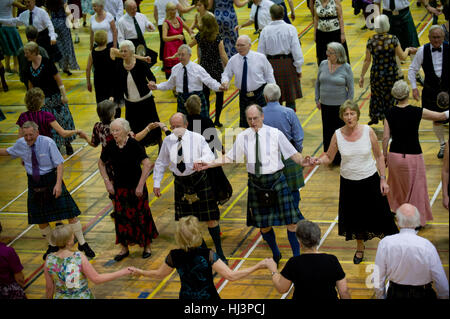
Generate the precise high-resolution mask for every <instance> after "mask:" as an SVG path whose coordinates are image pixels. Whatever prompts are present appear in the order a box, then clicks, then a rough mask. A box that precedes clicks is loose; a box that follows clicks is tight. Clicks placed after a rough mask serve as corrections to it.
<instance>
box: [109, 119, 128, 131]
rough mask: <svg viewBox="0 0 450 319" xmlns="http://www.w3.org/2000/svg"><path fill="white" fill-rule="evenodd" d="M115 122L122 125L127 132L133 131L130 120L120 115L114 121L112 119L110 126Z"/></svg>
mask: <svg viewBox="0 0 450 319" xmlns="http://www.w3.org/2000/svg"><path fill="white" fill-rule="evenodd" d="M113 124H117V125H120V126H121V127H122V128H123V129H124V131H125V132H127V134H128V133H129V132H130V131H131V127H130V122H128V121H127V120H125V119H124V118H122V117H119V118H117V119H115V120H114V121H112V122H111V124H110V127H111V126H113Z"/></svg>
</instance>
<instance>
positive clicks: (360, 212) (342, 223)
mask: <svg viewBox="0 0 450 319" xmlns="http://www.w3.org/2000/svg"><path fill="white" fill-rule="evenodd" d="M396 233H398V229H397V226H396V225H395V221H394V214H392V213H391V210H390V208H389V203H388V200H387V197H386V196H383V195H382V194H381V190H380V176H379V175H378V172H377V173H375V174H373V175H372V176H370V177H368V178H365V179H362V180H358V181H354V180H349V179H346V178H343V177H342V176H341V185H340V190H339V223H338V234H339V236H345V240H353V239H358V240H364V241H366V240H370V239H373V238H375V237H378V238H380V239H382V238H384V236H388V235H393V234H396Z"/></svg>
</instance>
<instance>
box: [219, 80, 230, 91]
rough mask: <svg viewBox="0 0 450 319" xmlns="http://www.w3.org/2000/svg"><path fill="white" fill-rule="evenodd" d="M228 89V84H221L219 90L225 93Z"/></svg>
mask: <svg viewBox="0 0 450 319" xmlns="http://www.w3.org/2000/svg"><path fill="white" fill-rule="evenodd" d="M229 87H230V84H229V82H223V83H222V84H221V85H220V87H219V90H221V91H226V90H228V89H229Z"/></svg>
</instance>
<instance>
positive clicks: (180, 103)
mask: <svg viewBox="0 0 450 319" xmlns="http://www.w3.org/2000/svg"><path fill="white" fill-rule="evenodd" d="M194 94H195V95H198V97H199V98H200V100H201V101H202V107H201V110H200V115H201V116H202V117H208V118H209V110H208V103H207V102H206V98H205V94H203V91H195V92H191V93H189V94H187V95H184V94H183V93H180V92H178V94H177V112H180V113H183V114H186V115H187V114H188V113H187V110H186V107H185V106H184V103H186V101H187V99H188V98H189V97H190V96H191V95H194Z"/></svg>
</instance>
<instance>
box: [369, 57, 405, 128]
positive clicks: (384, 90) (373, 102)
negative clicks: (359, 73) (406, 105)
mask: <svg viewBox="0 0 450 319" xmlns="http://www.w3.org/2000/svg"><path fill="white" fill-rule="evenodd" d="M373 63H375V62H373ZM380 67H381V66H380V65H374V64H372V68H371V70H370V93H371V94H370V105H369V116H370V119H372V120H380V121H382V120H384V119H385V117H386V116H385V113H386V111H388V110H389V109H390V108H391V107H392V106H393V105H395V102H396V100H395V98H394V97H393V96H392V94H391V90H392V87H393V86H394V83H395V82H397V81H398V80H399V76H398V67H397V63H395V61H394V64H392V65H389V66H388V67H386V65H382V67H383V68H385V69H386V72H380Z"/></svg>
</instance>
